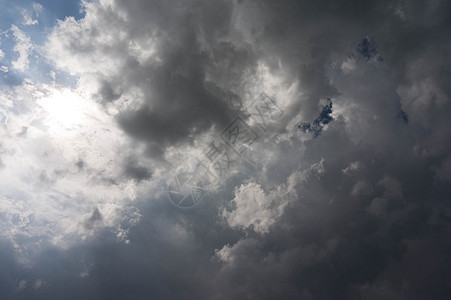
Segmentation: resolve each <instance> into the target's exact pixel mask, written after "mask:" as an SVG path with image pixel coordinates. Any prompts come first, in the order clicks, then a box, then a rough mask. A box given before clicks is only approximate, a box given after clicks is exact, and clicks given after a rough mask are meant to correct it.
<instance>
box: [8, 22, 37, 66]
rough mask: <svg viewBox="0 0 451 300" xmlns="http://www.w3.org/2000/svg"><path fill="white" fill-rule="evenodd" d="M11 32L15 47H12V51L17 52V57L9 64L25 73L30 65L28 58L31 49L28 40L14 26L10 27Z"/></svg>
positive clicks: (31, 46)
mask: <svg viewBox="0 0 451 300" xmlns="http://www.w3.org/2000/svg"><path fill="white" fill-rule="evenodd" d="M11 31H12V32H13V36H14V40H15V42H16V45H14V48H13V51H15V52H17V53H18V55H19V57H18V58H17V59H16V60H13V61H12V62H11V66H12V67H13V68H14V69H16V70H18V71H21V72H25V71H26V70H27V69H28V67H29V64H30V61H29V59H28V56H29V55H30V52H31V50H32V48H33V45H32V43H31V40H30V38H29V37H28V36H27V35H26V34H25V33H24V32H23V31H22V30H20V29H19V28H18V27H17V26H16V25H12V26H11Z"/></svg>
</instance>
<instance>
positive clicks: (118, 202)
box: [0, 80, 144, 249]
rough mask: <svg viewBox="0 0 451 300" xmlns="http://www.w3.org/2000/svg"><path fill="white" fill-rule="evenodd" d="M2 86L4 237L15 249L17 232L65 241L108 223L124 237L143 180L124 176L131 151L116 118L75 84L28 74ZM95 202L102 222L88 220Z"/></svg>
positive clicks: (135, 216) (0, 186)
mask: <svg viewBox="0 0 451 300" xmlns="http://www.w3.org/2000/svg"><path fill="white" fill-rule="evenodd" d="M1 89H2V102H1V103H2V105H1V106H0V109H2V110H3V111H4V112H5V118H6V117H7V120H8V122H6V119H5V121H4V123H3V124H1V126H0V136H1V149H0V150H1V151H0V156H1V159H2V165H3V167H1V168H0V189H1V190H2V195H1V197H0V214H1V215H2V221H1V222H0V228H1V232H2V236H3V238H7V239H9V240H11V241H17V243H18V244H17V245H18V249H22V247H24V246H25V245H23V244H21V243H22V242H19V241H18V240H17V238H18V237H19V236H26V237H28V238H30V240H29V242H33V243H38V244H39V243H41V242H50V243H53V244H55V245H59V246H65V245H67V244H70V243H71V242H72V239H73V237H76V238H82V239H83V238H86V237H88V236H89V235H92V234H93V233H94V229H96V228H97V229H100V228H104V227H111V228H113V230H116V231H118V232H122V235H121V236H122V237H121V239H124V240H126V236H124V235H123V234H124V233H125V234H126V231H124V230H126V228H125V229H123V228H121V227H120V225H119V224H120V223H121V222H123V221H124V218H126V219H127V223H128V224H131V223H133V222H134V221H133V219H139V216H140V215H139V213H138V212H137V211H136V209H134V208H133V205H132V201H133V200H134V199H135V198H136V196H137V194H138V193H139V191H140V189H141V188H144V185H140V186H137V184H136V183H135V182H133V181H131V180H128V179H125V178H123V177H122V173H121V170H122V163H123V157H124V156H122V155H125V157H126V155H129V154H130V153H131V152H130V149H127V148H128V144H127V143H128V142H127V141H128V140H127V138H126V137H124V136H123V135H122V134H121V132H120V131H119V130H118V128H117V126H116V125H115V122H114V120H113V119H112V118H111V117H110V116H108V115H107V114H106V113H104V112H103V111H101V110H100V109H99V108H98V107H97V104H95V103H93V102H90V101H89V100H88V99H86V98H83V96H82V95H81V94H80V92H79V91H77V90H76V89H70V88H65V87H61V86H56V85H53V86H49V85H43V84H36V83H34V82H32V81H30V80H25V82H24V83H23V84H22V85H19V86H16V87H14V88H11V87H5V86H3V87H2V88H1ZM13 107H16V109H18V110H20V112H19V113H14V112H13V110H12V108H13ZM95 207H98V210H99V213H100V214H101V215H102V222H98V223H96V226H90V227H87V226H85V224H86V221H87V220H88V219H89V218H90V217H91V216H92V214H93V210H94V208H95ZM31 238H33V239H31Z"/></svg>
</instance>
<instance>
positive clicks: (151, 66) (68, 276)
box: [0, 0, 451, 299]
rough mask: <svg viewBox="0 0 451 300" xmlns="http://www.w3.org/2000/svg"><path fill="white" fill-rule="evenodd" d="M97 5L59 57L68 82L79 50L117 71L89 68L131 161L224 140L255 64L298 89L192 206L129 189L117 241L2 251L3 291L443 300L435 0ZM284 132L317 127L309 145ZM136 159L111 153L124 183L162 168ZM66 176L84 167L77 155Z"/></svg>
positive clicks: (441, 41)
mask: <svg viewBox="0 0 451 300" xmlns="http://www.w3.org/2000/svg"><path fill="white" fill-rule="evenodd" d="M102 3H103V2H102ZM105 3H106V2H105ZM111 3H112V4H111V5H107V4H102V5H98V7H97V6H96V7H97V10H95V11H91V12H90V11H88V13H87V17H88V18H89V17H90V16H91V17H92V18H91V19H86V20H87V21H86V22H87V24H88V25H86V26H88V28H89V29H90V30H86V31H81V33H79V34H74V35H73V36H72V37H69V38H68V41H69V42H71V41H72V42H74V41H75V40H76V39H77V38H80V42H79V44H74V45H73V47H69V48H70V49H66V50H64V49H63V50H64V51H68V52H69V53H72V54H73V59H74V60H75V61H76V62H77V63H79V65H81V66H82V67H80V66H78V67H77V66H76V64H74V68H79V69H77V70H78V71H77V72H79V73H83V74H82V75H86V73H90V74H91V73H96V72H97V71H96V70H92V69H90V68H89V66H83V64H84V62H83V59H85V56H88V57H89V56H91V57H94V58H96V57H97V54H98V52H100V53H101V56H102V55H104V56H106V57H108V58H110V59H111V62H115V63H116V66H117V68H113V69H112V70H109V72H107V71H108V70H107V71H106V70H102V71H98V72H99V73H102V74H95V76H94V77H95V78H100V79H99V82H100V83H101V84H100V85H99V90H98V91H96V93H94V94H95V96H96V97H98V96H99V95H100V96H101V97H100V102H102V104H103V105H104V107H105V109H107V110H108V109H110V108H111V107H114V108H116V109H117V110H118V113H117V115H116V118H117V121H118V124H119V125H120V127H121V128H122V129H123V130H124V132H125V133H126V134H127V135H128V136H130V137H131V138H132V139H133V140H134V141H137V142H141V143H143V144H144V145H145V147H146V149H147V153H146V156H145V157H144V156H143V157H142V159H144V158H147V157H148V156H150V157H152V158H156V159H159V158H161V157H162V156H163V155H164V154H165V152H166V151H170V149H171V147H172V146H176V147H179V150H181V151H183V149H184V146H185V145H187V144H194V142H195V141H196V139H197V138H198V137H199V135H200V134H201V133H203V132H205V131H207V130H209V129H213V130H216V132H217V131H219V130H221V129H222V128H223V127H224V126H226V125H227V124H228V122H229V121H230V120H231V119H232V118H233V116H235V113H237V112H239V111H241V110H243V105H242V104H243V102H245V101H246V98H247V97H248V95H249V94H250V92H249V90H252V89H257V90H258V92H262V91H264V90H259V89H264V88H265V86H264V85H263V84H261V82H260V79H259V78H260V77H262V76H263V75H262V74H259V72H261V71H260V69H259V68H260V67H261V65H262V64H264V65H265V66H267V67H268V69H269V74H276V75H277V76H276V77H280V78H282V79H281V81H280V82H281V83H282V84H283V86H281V87H279V88H280V89H281V90H283V89H284V88H285V87H290V86H293V84H294V83H297V84H298V89H297V90H296V92H294V96H292V97H291V98H290V99H289V100H287V102H286V103H285V105H284V119H283V121H282V122H281V123H282V124H280V125H281V127H282V129H283V130H280V132H279V134H277V135H274V136H270V135H268V136H266V137H262V138H261V139H260V140H259V142H258V143H257V142H256V145H255V148H254V152H253V153H251V154H250V156H253V157H252V158H253V162H254V164H253V165H251V164H247V163H243V164H242V165H241V166H240V167H239V168H238V170H237V171H236V173H235V174H232V175H230V176H229V178H225V177H224V182H223V186H222V188H220V189H218V190H211V191H209V193H208V195H207V196H206V198H205V199H204V200H203V201H202V202H201V203H200V204H199V205H198V206H196V207H195V208H193V209H191V210H178V209H176V208H175V207H173V206H172V205H171V204H170V203H169V202H168V201H167V200H166V199H165V198H166V195H165V196H159V195H158V194H157V193H155V194H151V195H148V196H142V198H141V199H140V200H139V201H138V203H137V206H138V207H139V209H140V213H141V214H142V217H141V219H140V222H138V223H137V224H136V225H135V226H129V227H127V226H126V225H127V224H124V228H127V229H128V239H129V243H119V242H117V236H115V235H114V234H113V233H112V232H110V230H109V229H108V228H105V229H102V230H101V231H100V232H98V233H97V234H96V235H95V236H94V237H92V238H89V239H87V240H86V241H83V242H80V243H78V244H76V245H75V246H73V247H69V249H67V250H58V249H56V250H55V249H53V248H51V247H47V249H45V250H43V251H41V252H39V253H40V254H37V255H36V257H33V259H34V260H35V261H36V263H35V264H34V265H33V266H32V267H31V268H27V269H21V268H20V264H19V263H18V262H17V261H15V258H14V255H13V254H12V250H11V249H10V248H5V249H6V250H1V249H3V248H1V249H0V251H2V261H3V262H4V265H5V268H2V269H1V270H0V276H1V277H2V278H4V280H1V281H0V282H1V283H0V287H1V288H2V289H3V290H4V293H2V294H5V295H8V296H10V295H11V297H14V298H15V299H16V298H17V299H31V298H33V299H47V298H61V297H63V295H64V298H65V299H66V298H69V299H71V297H72V298H73V299H80V298H85V299H124V298H125V299H127V298H129V299H148V298H156V299H162V298H166V299H448V298H449V297H450V295H451V271H450V270H451V266H450V263H449V261H450V259H449V253H450V251H451V243H450V239H449V237H450V234H451V226H450V225H451V224H450V220H451V207H450V202H449V201H450V196H451V188H450V186H449V181H450V178H451V176H450V174H451V163H450V161H451V156H450V151H449V149H451V129H450V128H451V124H450V122H451V121H450V118H449V115H450V112H451V111H450V110H451V105H450V99H449V95H450V94H451V88H450V85H449V84H448V82H450V79H451V76H450V75H451V63H450V62H451V61H450V59H449V53H451V52H450V51H449V50H450V46H451V43H450V41H449V38H448V35H449V30H450V27H449V26H450V22H449V21H450V20H451V13H450V12H451V10H450V4H449V3H448V2H446V1H429V2H424V1H397V2H396V1H366V2H363V1H338V2H337V1H279V2H276V1H258V2H257V1H235V2H232V1H192V2H187V1H181V2H176V1H138V0H134V1H119V0H117V1H111ZM93 12H97V14H96V15H95V18H94V15H90V14H93ZM99 32H100V33H102V34H103V33H108V32H109V33H111V35H112V36H114V39H111V41H110V40H108V38H105V36H104V35H100V36H99ZM121 32H122V33H123V34H124V36H125V37H124V38H123V39H121V38H118V35H119V33H121ZM102 38H104V39H102ZM148 40H151V41H154V42H152V43H150V44H149V45H148V46H149V47H150V48H152V47H154V50H152V51H155V52H154V53H153V54H152V55H150V56H148V57H147V56H145V55H144V54H136V53H135V52H134V51H135V50H136V49H135V50H133V49H134V48H133V47H129V43H133V42H135V43H137V44H138V46H137V47H138V48H139V47H143V45H146V43H145V42H146V41H148ZM69 45H72V44H71V43H69ZM63 50H62V51H63ZM143 55H144V56H143ZM58 64H59V66H60V67H66V68H67V66H65V65H64V63H63V62H62V61H59V62H58V61H57V65H58ZM96 67H97V66H96ZM94 69H95V68H94ZM80 70H81V71H80ZM91 75H92V74H91ZM96 76H97V77H96ZM133 95H135V96H136V98H139V101H135V100H136V99H133V98H132V96H133ZM328 98H330V99H332V100H331V101H332V102H327V99H328ZM276 99H277V96H276ZM282 100H283V99H282ZM282 100H281V99H278V101H280V103H281V102H282ZM134 101H135V102H134ZM130 103H131V104H130ZM332 103H333V104H332ZM298 124H309V126H310V127H309V128H312V126H313V128H314V129H312V130H313V132H314V135H315V136H316V138H314V137H312V136H311V135H309V134H306V133H305V132H302V130H299V128H298V127H297V126H298ZM326 125H327V126H326ZM319 133H321V134H319ZM168 149H169V150H168ZM140 162H141V160H140V157H136V158H135V157H133V159H130V160H127V159H125V160H124V166H123V172H124V174H123V175H125V177H127V178H131V179H134V180H136V181H137V182H140V181H144V180H151V179H155V176H156V175H155V174H160V173H157V172H156V171H155V173H154V170H153V169H150V168H149V166H148V165H145V164H141V163H140ZM76 166H77V167H78V168H79V169H80V170H81V169H85V166H84V163H83V161H82V160H80V161H79V163H77V164H76ZM43 174H44V175H45V174H46V173H43ZM46 178H47V177H45V178H44V179H46ZM43 181H44V180H43ZM232 199H233V201H232ZM225 208H227V209H226V210H227V212H228V213H224V211H225ZM279 210H280V211H279ZM233 212H235V213H233ZM101 216H102V215H101V214H100V211H99V210H97V209H96V210H94V212H93V213H92V215H91V217H89V219H88V221H87V223H86V224H88V223H89V224H91V223H92V224H96V223H97V222H100V221H101V220H103V221H106V220H104V219H103V218H102V217H101ZM124 223H126V221H124ZM91 227H93V226H91ZM22 280H24V282H25V283H21V282H22ZM5 282H6V283H5ZM38 283H39V284H38ZM37 286H39V287H38V288H36V287H37ZM19 287H20V288H19ZM12 295H14V296H12Z"/></svg>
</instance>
